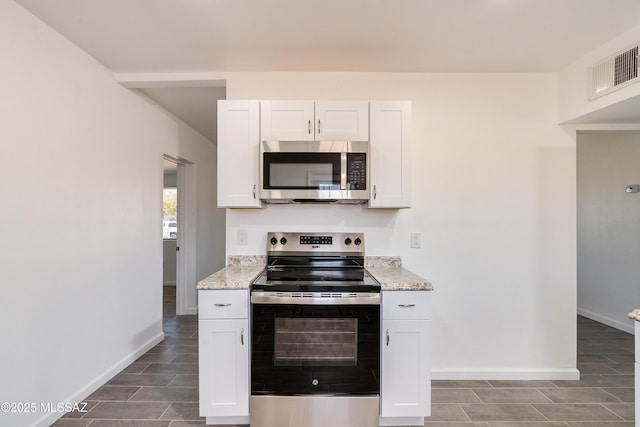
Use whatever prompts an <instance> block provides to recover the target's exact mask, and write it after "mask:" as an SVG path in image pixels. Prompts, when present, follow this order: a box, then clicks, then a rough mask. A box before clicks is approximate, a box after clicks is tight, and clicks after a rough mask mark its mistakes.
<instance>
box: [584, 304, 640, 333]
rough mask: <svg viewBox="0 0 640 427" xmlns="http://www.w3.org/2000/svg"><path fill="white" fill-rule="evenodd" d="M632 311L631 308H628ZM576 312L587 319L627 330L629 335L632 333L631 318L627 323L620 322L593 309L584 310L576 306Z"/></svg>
mask: <svg viewBox="0 0 640 427" xmlns="http://www.w3.org/2000/svg"><path fill="white" fill-rule="evenodd" d="M629 311H632V310H629ZM578 314H579V315H580V316H584V317H586V318H588V319H591V320H595V321H596V322H600V323H602V324H605V325H607V326H611V327H612V328H616V329H620V330H621V331H624V332H628V333H630V334H631V335H634V333H635V331H634V330H633V322H634V321H633V320H631V319H629V322H628V323H624V322H621V321H619V320H615V319H612V318H610V317H607V316H602V315H600V314H598V313H594V312H593V311H589V310H585V309H583V308H578Z"/></svg>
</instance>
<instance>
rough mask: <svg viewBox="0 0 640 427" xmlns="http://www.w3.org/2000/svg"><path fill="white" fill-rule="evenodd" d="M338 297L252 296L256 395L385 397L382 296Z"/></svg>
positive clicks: (252, 373) (253, 382)
mask: <svg viewBox="0 0 640 427" xmlns="http://www.w3.org/2000/svg"><path fill="white" fill-rule="evenodd" d="M332 295H333V296H332ZM332 295H326V294H325V296H320V295H313V293H306V296H292V295H291V294H283V293H277V292H254V293H252V297H251V302H252V303H251V307H252V347H251V394H252V395H254V396H255V395H377V394H379V392H380V381H379V378H380V376H379V371H380V333H379V328H380V294H363V295H361V296H358V295H356V294H349V295H348V296H344V297H337V294H332Z"/></svg>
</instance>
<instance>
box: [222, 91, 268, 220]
mask: <svg viewBox="0 0 640 427" xmlns="http://www.w3.org/2000/svg"><path fill="white" fill-rule="evenodd" d="M259 159H260V104H259V102H258V101H222V100H221V101H218V207H219V208H259V207H260V179H259Z"/></svg>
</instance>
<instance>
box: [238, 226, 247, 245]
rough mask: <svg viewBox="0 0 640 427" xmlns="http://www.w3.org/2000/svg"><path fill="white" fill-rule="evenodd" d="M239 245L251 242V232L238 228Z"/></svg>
mask: <svg viewBox="0 0 640 427" xmlns="http://www.w3.org/2000/svg"><path fill="white" fill-rule="evenodd" d="M237 237H238V245H248V244H249V232H248V231H247V230H246V229H244V228H243V229H241V230H238V236H237Z"/></svg>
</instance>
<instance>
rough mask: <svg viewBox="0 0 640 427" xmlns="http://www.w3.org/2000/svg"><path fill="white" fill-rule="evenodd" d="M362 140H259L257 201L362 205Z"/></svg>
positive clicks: (365, 147)
mask: <svg viewBox="0 0 640 427" xmlns="http://www.w3.org/2000/svg"><path fill="white" fill-rule="evenodd" d="M368 154H369V143H368V142H366V141H262V142H261V143H260V186H261V189H260V198H261V199H263V200H264V201H265V202H267V203H365V202H367V200H369V188H368V185H369V163H368V161H367V160H368V159H367V157H368Z"/></svg>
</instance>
